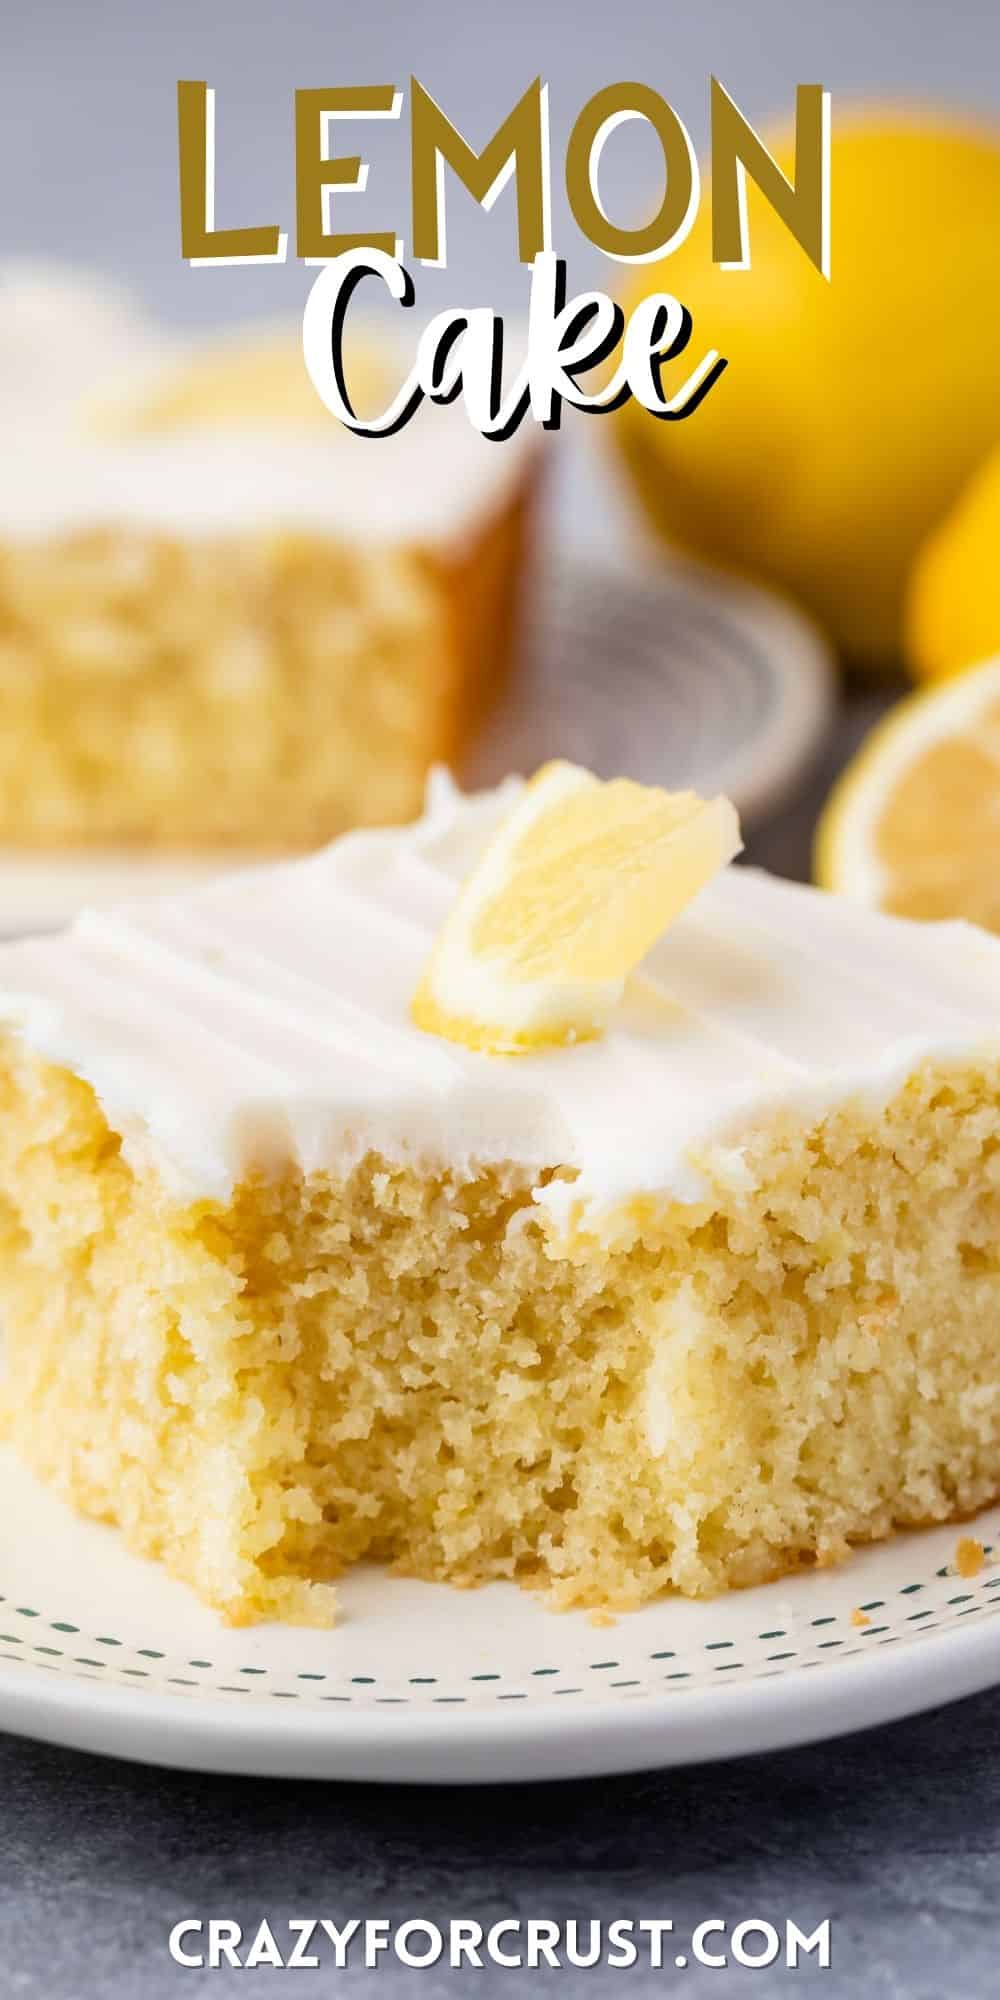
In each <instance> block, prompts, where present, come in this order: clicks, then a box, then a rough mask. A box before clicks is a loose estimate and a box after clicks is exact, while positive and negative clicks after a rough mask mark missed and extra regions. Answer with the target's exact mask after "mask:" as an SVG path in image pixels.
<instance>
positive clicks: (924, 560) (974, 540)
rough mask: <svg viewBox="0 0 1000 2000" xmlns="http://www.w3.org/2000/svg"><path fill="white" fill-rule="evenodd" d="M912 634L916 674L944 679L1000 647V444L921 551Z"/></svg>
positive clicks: (912, 597)
mask: <svg viewBox="0 0 1000 2000" xmlns="http://www.w3.org/2000/svg"><path fill="white" fill-rule="evenodd" d="M905 636H906V660H907V665H908V666H909V668H910V670H911V672H912V673H913V674H914V675H915V677H916V679H917V680H925V681H938V680H944V679H945V678H946V677H947V676H948V675H949V674H958V673H961V672H962V670H963V669H964V668H965V667H972V666H975V665H976V664H977V662H978V661H980V660H985V659H988V658H989V656H990V655H991V654H993V653H1000V450H994V451H991V452H990V455H989V457H988V458H987V459H986V461H985V463H984V464H983V465H981V466H980V467H979V468H978V469H977V471H976V472H974V473H973V475H972V478H971V479H970V481H969V483H968V485H967V486H966V487H965V489H964V490H963V492H962V493H961V494H960V495H959V498H958V499H957V500H956V502H955V505H954V506H953V507H952V508H951V509H950V511H949V512H948V513H947V514H946V515H945V517H944V520H943V521H941V522H939V524H938V526H937V527H936V528H934V529H933V530H932V532H931V533H930V535H929V536H928V537H927V540H926V541H925V542H924V544H923V547H922V548H921V549H920V550H918V553H917V558H916V561H915V563H914V565H913V570H912V573H911V575H910V580H909V586H908V589H907V593H906V635H905Z"/></svg>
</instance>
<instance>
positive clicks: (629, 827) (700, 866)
mask: <svg viewBox="0 0 1000 2000" xmlns="http://www.w3.org/2000/svg"><path fill="white" fill-rule="evenodd" d="M740 845H741V843H740V832H739V821H738V819H737V816H736V811H735V808H734V807H733V806H732V805H730V803H729V800H728V799H724V798H717V799H702V798H699V797H698V795H697V793H695V792H665V791H660V790H658V789H657V788H655V787H653V786H648V785H637V784H634V783H632V781H631V780H630V779H627V778H616V779H614V780H613V781H612V782H611V783H608V784H605V783H602V782H601V780H600V779H599V778H595V777H594V776H593V775H592V773H591V772H590V771H585V770H582V769H580V767H579V766H578V765H575V764H566V763H554V764H546V765H544V766H543V768H542V769H541V770H540V771H539V772H538V773H537V775H536V776H535V777H534V778H533V779H532V781H531V783H530V784H529V785H527V786H526V787H525V790H524V792H523V793H522V795H521V798H520V800H519V802H518V804H517V805H516V806H515V808H514V811H513V812H512V813H511V815H510V817H509V818H508V819H507V820H505V821H504V823H503V825H502V826H501V827H500V828H499V830H498V832H497V833H496V834H495V835H494V837H493V839H492V841H491V842H490V844H489V846H488V847H487V849H486V851H485V853H484V854H483V856H482V858H481V860H480V862H479V864H478V866H477V867H476V869H475V870H474V872H473V874H472V875H471V876H470V877H469V879H468V880H467V881H466V883H465V885H464V887H463V888H462V890H461V891H460V893H459V896H458V899H457V901H456V903H455V905H454V908H453V909H452V911H451V913H450V915H449V917H448V919H447V921H446V923H445V925H444V927H443V929H442V930H441V932H440V934H439V936H438V938H437V940H436V943H435V946H434V950H433V952H432V954H431V958H430V962H429V964H428V966H427V968H426V971H425V973H424V976H423V979H422V980H421V983H420V986H419V988H418V990H417V993H416V995H415V998H414V1001H413V1007H412V1015H413V1019H414V1021H415V1022H416V1024H417V1026H418V1027H420V1028H424V1029H426V1030H427V1031H428V1033H430V1034H435V1035H443V1036H445V1037H446V1039H447V1040H449V1041H453V1042H461V1043H462V1044H464V1046H465V1047H466V1048H470V1049H479V1050H484V1051H487V1052H489V1053H490V1054H495V1055H516V1054H520V1053H523V1052H526V1051H528V1050H531V1049H539V1048H546V1047H551V1046H552V1045H555V1044H560V1043H566V1042H577V1041H585V1040H588V1039H590V1038H591V1037H593V1036H595V1035H599V1034H600V1033H601V1032H602V1031H603V1029H604V1027H605V1026H606V1024H607V1021H608V1018H609V1016H610V1014H611V1012H612V1009H613V1008H614V1007H615V1005H616V1004H617V1002H618V1001H619V1000H620V999H621V996H622V992H623V989H624V985H625V981H626V979H627V977H628V975H629V973H630V972H632V971H633V969H634V968H635V966H637V965H638V963H639V961H640V959H642V958H643V957H644V956H645V954H646V952H647V951H648V950H649V948H650V946H651V945H652V944H654V943H655V941H656V939H657V938H658V937H659V936H660V935H661V933H662V932H663V931H665V930H666V928H667V926H668V924H670V923H672V922H673V919H674V918H675V917H676V916H677V915H678V914H679V912H680V911H681V910H682V909H683V908H684V906H685V904H687V903H689V902H690V901H691V898H692V897H693V896H696V895H697V893H698V890H699V889H701V888H702V887H703V886H704V884H705V883H706V882H707V881H708V880H709V879H710V877H711V876H712V875H714V874H715V873H716V872H717V870H718V869H720V868H721V867H723V866H724V865H725V863H726V862H727V861H731V860H732V858H733V856H734V854H737V853H738V852H739V849H740Z"/></svg>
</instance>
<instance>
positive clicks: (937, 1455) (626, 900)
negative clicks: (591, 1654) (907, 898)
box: [0, 766, 1000, 1621]
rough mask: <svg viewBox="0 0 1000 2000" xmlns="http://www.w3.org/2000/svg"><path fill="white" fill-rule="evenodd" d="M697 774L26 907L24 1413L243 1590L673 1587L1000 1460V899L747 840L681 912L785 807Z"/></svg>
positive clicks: (567, 1598) (562, 780) (8, 1225)
mask: <svg viewBox="0 0 1000 2000" xmlns="http://www.w3.org/2000/svg"><path fill="white" fill-rule="evenodd" d="M588 787H590V789H589V790H588ZM663 796H664V795H662V794H655V793H653V794H649V793H643V792H641V790H640V788H638V787H634V786H622V787H618V788H616V787H615V786H609V787H604V786H599V785H597V784H596V781H591V780H588V779H586V778H585V776H584V775H583V774H580V773H575V774H573V773H569V774H568V775H567V767H565V766H562V767H556V768H555V771H554V772H553V771H549V772H547V773H544V774H542V776H541V778H540V779H539V780H536V781H535V785H534V787H533V788H531V789H530V790H529V792H528V793H525V792H524V791H523V790H522V789H521V788H520V787H519V786H518V785H516V784H510V785H508V786H505V787H502V788H501V789H500V790H499V791H497V792H495V793H491V794H484V795H481V796H478V797H473V798H467V799H463V798H461V797H460V796H459V795H458V794H456V793H455V792H454V791H453V790H452V789H451V788H450V787H449V786H448V785H446V784H442V785H441V786H440V787H438V788H436V789H434V790H433V792H432V796H431V800H430V803H429V807H428V810H427V812H426V814H425V817H424V818H423V819H422V820H421V821H420V822H419V823H418V824H416V825H415V826H412V827H410V828H407V829H406V830H403V831H398V830H397V831H394V830H389V831H379V832H359V833H354V834H351V835H348V836H346V837H345V838H343V839H341V840H339V841H338V842H336V843H335V844H334V845H333V846H331V847H330V848H328V849H327V850H325V851H323V852H321V853H319V854H317V855H315V856H312V857H310V858H307V859H303V860H299V861H295V862H289V863H283V864H277V865H274V866H272V867H270V868H268V869H260V870H255V871H252V872H249V873H247V874H243V875H239V876H237V877H235V878H234V879H232V880H223V881H220V882H218V883H215V884H212V885H209V886H207V887H202V888H199V889H197V890H195V891H193V892H191V893H189V894H188V895H186V896H184V897H183V898H176V899H174V898H171V899H164V900H162V901H159V902H152V903H149V904H147V905H136V906H134V907H128V908H122V909H119V910H118V911H117V912H113V913H103V914H99V915H89V916H85V917H83V918H82V919H80V920H79V921H78V922H77V923H76V924H75V925H74V927H73V929H72V930H71V931H70V932H69V933H67V934H66V935H64V936H62V937H58V938H50V939H42V940H37V941H28V942H25V943H20V944H14V945H8V946H5V947H4V948H3V949H2V950H0V1019H2V1020H3V1021H4V1022H5V1023H6V1029H5V1033H4V1039H3V1054H2V1086H0V1087H2V1116H0V1213H2V1226H3V1241H2V1246H0V1306H2V1311H3V1319H4V1323H5V1327H6V1340H7V1373H6V1385H5V1390H4V1395H5V1424H6V1427H7V1429H8V1431H9V1434H10V1435H11V1436H12V1438H13V1440H14V1443H15V1446H16V1448H17V1450H18V1451H19V1452H20V1453H21V1455H22V1456H23V1458H24V1460H25V1461H26V1462H27V1464H28V1465H29V1466H31V1467H33V1468H34V1469H35V1471H36V1472H37V1473H38V1474H39V1475H40V1476H41V1477H42V1478H43V1479H44V1480H47V1481H49V1482H51V1483H52V1484H53V1485H54V1486H55V1487H56V1488H57V1489H58V1490H59V1491H60V1492H61V1493H62V1494H63V1495H65V1496H66V1498H67V1499H68V1500H70V1501H71V1502H72V1503H73V1504H74V1505H75V1506H77V1507H78V1508H80V1509H81V1510H83V1511H84V1512H86V1513H88V1514H91V1515H96V1516H99V1517H103V1518H104V1519H107V1520H109V1521H113V1522H117V1523H118V1524H119V1526H120V1528H121V1529H122V1531H123V1532H124V1535H125V1536H126V1538H127V1540H128V1542H129V1544H130V1545H131V1546H132V1548H134V1549H137V1550H140V1551H143V1552H145V1553H147V1554H149V1555H152V1556H155V1557H158V1558H159V1559H161V1560H162V1561H163V1562H164V1563H165V1564H166V1565H167V1566H168V1567H169V1568H170V1570H171V1571H172V1572H173V1573H174V1574H175V1575H176V1576H179V1577H182V1578H184V1579H186V1580H187V1581H188V1582H189V1583H190V1584H191V1585H192V1586H193V1587H194V1588H195V1590H196V1591H198V1592H199V1593H200V1595H201V1596H202V1597H203V1598H205V1599H206V1600H208V1601H209V1602H210V1603H211V1604H213V1605H215V1606H217V1607H218V1609H219V1610H220V1612H221V1613H222V1614H223V1615H224V1616H225V1617H226V1618H228V1619H230V1620H236V1621H240V1620H252V1619H255V1618H265V1617H271V1616H279V1617H286V1618H289V1619H295V1620H316V1621H322V1620H324V1619H327V1618H329V1617H330V1616H331V1614H332V1603H333V1599H332V1593H331V1590H330V1587H329V1585H330V1579H332V1578H333V1577H335V1576H336V1575H337V1573H338V1572H340V1571H341V1570H342V1569H343V1568H344V1567H345V1566H346V1565H348V1564H350V1563H352V1562H354V1561H355V1560H357V1559H358V1558H361V1557H371V1558H376V1559H380V1560H386V1561H391V1562H394V1563H395V1564H397V1565H398V1566H399V1568H401V1569H403V1570H405V1571H407V1572H409V1573H411V1574H413V1575H416V1576H419V1577H424V1578H436V1579H447V1580H449V1581H451V1582H453V1583H456V1584H471V1583H477V1582H480V1581H482V1580H484V1579H487V1578H500V1577H507V1578H515V1579H518V1580H520V1581H522V1582H524V1583H529V1584H532V1585H534V1586H536V1587H541V1588H544V1589H545V1590H546V1591H547V1592H548V1594H549V1597H550V1601H552V1602H554V1603H556V1604H558V1605H560V1606H569V1605H575V1604H581V1605H588V1606H597V1605H601V1606H610V1607H612V1608H616V1609H618V1608H627V1607H629V1606H633V1605H637V1604H639V1603H640V1602H641V1601H643V1600H644V1599H646V1598H648V1597H649V1596H651V1595H652V1594H654V1593H657V1592H660V1591H662V1590H664V1589H668V1588H673V1589H676V1590H679V1591H683V1592H687V1593H692V1594H697V1593H708V1592H713V1591H718V1590H720V1589H723V1588H725V1587H727V1586H730V1585H744V1584H752V1583H755V1582H759V1581H761V1580H763V1579H765V1578H767V1577H771V1576H774V1575H775V1574H776V1573H779V1572H782V1571H789V1570H794V1569H795V1568H797V1567H799V1566H801V1565H805V1564H811V1563H815V1562H820V1563H829V1562H834V1561H837V1560H839V1559H840V1558H841V1557H843V1556H844V1555H845V1554H846V1553H847V1550H848V1547H849V1545H850V1544H851V1543H852V1542H855V1541H864V1540H868V1539H870V1538H873V1537H877V1536H883V1535H886V1534H888V1533H889V1532H890V1531H891V1530H892V1529H893V1527H894V1526H896V1525H900V1524H906V1523H919V1522H931V1521H941V1520H945V1519H947V1518H950V1517H955V1518H959V1517H964V1516H967V1515H970V1514H972V1513H973V1512H974V1511H975V1510H976V1509H977V1508H979V1507H980V1506H982V1505H984V1504H985V1503H986V1502H988V1501H990V1500H992V1499H993V1498H994V1497H995V1496H996V1495H997V1494H998V1492H1000V942H998V941H996V940H993V939H991V938H988V937H987V936H986V935H985V934H984V933H980V932H978V931H976V930H974V929H972V928H969V927H967V926H963V925H949V926H946V927H935V926H927V925H916V924H910V923H908V922H905V921H902V920H899V919H891V918H887V917H883V916H881V915H878V914H875V913H873V912H869V911H866V910H862V909H858V908H856V907H853V906H852V905H850V904H848V903H845V902H841V901H838V900H836V899H834V898H832V897H828V896H825V895H823V894H821V893H820V892H818V891H816V890H812V889H807V888H800V887H796V886H792V885H790V884H787V883H784V882H780V881H777V880H774V879H771V878H769V877H767V876H765V875H762V874H760V873H757V872H755V871H752V870H749V869H744V868H723V869H722V870H721V872H717V873H716V874H715V876H714V878H713V879H711V880H708V881H707V884H706V886H703V887H702V888H701V890H700V893H699V894H697V895H696V896H695V897H694V900H693V901H690V902H689V904H688V906H687V907H686V908H684V909H683V910H682V911H681V912H680V914H678V915H676V916H675V918H674V920H673V921H672V922H670V924H669V927H668V928H667V929H666V930H665V932H664V933H663V935H662V936H660V937H659V938H658V939H657V941H656V942H655V943H653V944H652V946H651V948H649V949H646V947H647V945H648V944H649V936H648V932H649V929H650V923H648V922H646V921H645V920H644V919H642V906H643V896H644V894H648V896H649V897H650V898H652V899H653V900H655V899H656V898H660V899H661V901H660V905H659V908H658V914H656V915H655V917H654V918H653V919H652V928H653V929H654V930H655V929H657V928H658V927H659V925H660V924H661V923H662V922H663V921H664V920H665V917H666V916H669V915H670V914H671V911H672V910H673V909H674V908H675V907H676V904H677V903H678V901H683V900H684V897H685V896H686V897H689V898H690V897H691V896H692V894H693V892H694V891H695V890H696V889H697V888H698V884H699V882H702V883H705V882H706V878H707V877H708V876H709V875H711V872H712V870H713V869H714V868H716V866H717V864H718V863H719V862H720V861H721V860H724V858H725V855H726V854H727V853H731V852H732V850H733V847H734V846H735V844H736V840H735V828H734V824H733V821H732V819H731V818H729V817H727V814H726V812H725V810H724V809H723V808H721V807H720V805H719V804H718V802H716V803H714V804H713V803H709V804H707V805H703V804H701V803H699V802H698V801H691V800H690V799H688V800H687V802H686V803H685V804H683V805H679V804H678V803H677V801H674V802H673V803H672V804H671V803H670V802H669V801H668V805H667V806H664V805H663V804H662V800H663ZM542 808H544V810H542ZM532 828H533V830H532ZM470 870H473V871H475V872H474V873H473V874H472V876H471V879H470V880H468V881H467V885H466V889H465V892H464V896H463V897H461V898H458V900H456V892H457V890H458V887H459V885H460V883H461V882H462V881H463V880H465V879H466V878H468V877H469V875H470ZM477 884H478V888H477ZM484 884H485V887H484ZM588 884H589V887H588ZM671 884H673V887H671ZM643 885H645V887H644V888H643ZM518 899H520V907H521V909H522V912H523V922H524V925H525V927H526V928H525V931H524V933H523V936H527V935H528V932H529V931H531V935H532V936H533V938H534V943H533V944H532V945H531V946H530V948H529V947H526V948H525V950H523V951H520V950H519V945H518V938H517V937H514V936H512V932H511V913H512V911H513V910H514V909H515V908H516V907H517V906H518ZM470 908H472V910H473V920H472V921H470ZM615 909H618V910H619V911H620V912H623V913H625V912H627V913H628V917H627V922H628V925H629V926H630V930H629V942H628V945H627V947H626V948H623V947H622V946H621V935H622V932H621V929H620V928H619V929H616V926H615V924H614V922H613V921H612V915H613V911H614V910H615ZM459 912H463V914H461V915H459V914H457V913H459ZM624 921H625V919H624V917H623V922H624ZM532 926H533V930H532V928H531V927H532ZM449 935H450V943H449ZM463 937H464V940H465V945H464V954H465V955H464V958H463V955H462V949H461V948H460V946H461V939H462V938H463ZM435 939H437V940H438V946H437V949H436V950H433V951H432V946H433V944H434V940H435ZM581 940H583V941H584V942H581ZM602 940H603V942H602ZM644 950H645V956H644V957H643V959H642V963H641V965H640V966H639V968H638V970H634V971H631V972H629V970H628V962H629V961H634V958H635V956H636V954H637V952H641V951H644ZM473 975H474V976H473ZM470 978H471V984H470V983H469V981H470ZM519 980H521V981H525V982H528V983H530V984H532V986H533V992H532V995H531V998H530V1004H528V1003H524V1004H522V1002H523V1000H524V996H523V995H521V996H518V995H517V994H516V993H515V994H514V996H513V998H514V1003H515V1004H514V1006H513V1013H512V1009H511V994H512V991H513V988H514V987H516V986H517V983H518V981H519ZM463 981H465V984H464V985H463ZM477 982H478V984H477ZM505 982H506V983H505ZM428 987H429V988H430V990H431V992H432V993H433V994H435V995H436V998H437V1002H438V1003H439V1004H440V1006H441V1010H442V1016H443V1018H444V1019H445V1021H446V1023H447V1025H448V1036H445V1035H442V1034H440V1033H436V1032H433V1033H432V1032H428V1031H427V1029H426V1028H424V1027H421V1026H420V1025H418V1021H419V1017H420V1015H421V1011H422V1007H421V1002H420V999H419V998H417V1000H416V1001H415V996H417V995H419V994H420V993H424V994H426V992H427V990H428ZM459 993H461V994H463V995H464V999H463V1001H462V1006H461V1007H458V1008H456V1006H455V1005H453V1002H454V1001H455V1000H456V998H457V997H458V995H459ZM470 995H471V996H472V1001H473V1012H472V1015H470V1014H469V1009H468V1000H469V996H470ZM484 995H485V996H486V998H487V999H489V1001H490V1003H491V1004H490V1006H489V1007H483V1006H482V1004H481V1003H482V998H483V996H484ZM414 1006H416V1013H417V1017H418V1018H417V1019H416V1020H415V1019H414V1014H413V1010H414ZM463 1009H464V1012H463ZM477 1009H478V1018H480V1019H481V1020H483V1021H485V1022H486V1024H487V1027H488V1031H489V1032H488V1035H487V1037H486V1038H485V1041H484V1046H481V1047H467V1046H464V1045H462V1041H461V1040H456V1039H451V1038H449V1036H451V1035H453V1034H454V1033H455V1032H456V1031H457V1032H458V1033H459V1034H460V1035H462V1036H464V1037H465V1039H466V1040H469V1039H475V1036H474V1035H472V1036H470V1035H469V1032H468V1024H469V1020H470V1019H473V1020H474V1019H475V1018H476V1017H477V1014H476V1010H477ZM498 1019H500V1021H501V1031H503V1023H504V1022H506V1023H507V1025H508V1026H509V1024H510V1022H511V1020H512V1019H513V1020H515V1022H517V1023H519V1031H520V1034H521V1041H520V1043H519V1044H518V1046H519V1049H520V1052H519V1053H516V1054H497V1053H494V1052H493V1051H492V1047H491V1046H486V1045H485V1044H486V1042H490V1041H491V1040H492V1039H493V1038H494V1037H495V1035H496V1033H497V1032H498V1030H497V1020H498ZM573 1020H577V1021H579V1022H580V1024H581V1026H582V1028H583V1029H584V1031H585V1032H584V1034H583V1038H581V1039H578V1040H575V1041H574V1040H573V1039H572V1037H571V1034H570V1033H569V1032H568V1029H569V1028H570V1026H571V1023H572V1021H573ZM529 1021H530V1023H532V1024H533V1025H531V1028H530V1037H529V1030H528V1028H527V1027H526V1026H525V1023H526V1022H529ZM456 1024H458V1027H457V1030H456ZM529 1038H530V1040H531V1043H532V1046H530V1047H529V1046H527V1040H528V1039H529Z"/></svg>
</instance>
